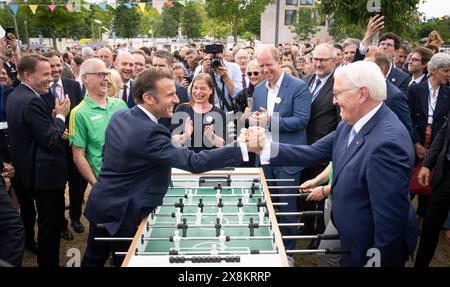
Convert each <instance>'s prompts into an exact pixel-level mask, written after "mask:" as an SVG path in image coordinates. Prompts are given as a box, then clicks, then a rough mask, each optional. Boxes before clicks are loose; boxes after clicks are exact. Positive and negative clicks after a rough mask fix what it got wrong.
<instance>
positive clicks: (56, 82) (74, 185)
mask: <svg viewBox="0 0 450 287" xmlns="http://www.w3.org/2000/svg"><path fill="white" fill-rule="evenodd" d="M44 57H46V58H47V59H48V62H49V64H50V68H51V69H52V78H53V82H52V83H51V84H50V91H49V93H47V94H45V95H42V98H43V99H44V100H45V101H46V102H47V104H48V105H49V107H50V110H52V111H53V109H54V108H55V101H56V100H57V99H59V100H62V99H65V98H66V97H68V98H69V99H70V103H71V109H70V110H72V109H73V108H74V107H76V106H77V105H78V104H79V103H80V102H81V101H82V100H83V96H82V95H81V89H80V85H79V83H78V82H77V81H74V80H70V79H66V78H62V77H61V74H62V65H61V59H60V58H59V56H58V55H57V54H55V53H53V52H48V53H46V54H44ZM69 120H70V114H69V115H67V117H66V126H69ZM66 133H67V129H66ZM64 147H65V152H66V156H67V163H68V165H67V167H68V177H69V178H68V179H69V199H70V209H69V215H70V220H71V225H72V228H73V230H75V232H77V233H81V232H83V231H84V226H83V225H82V224H81V222H80V218H81V204H82V195H83V194H84V191H85V189H86V186H87V182H86V180H84V179H83V177H82V176H81V175H80V173H79V172H78V169H77V168H76V166H75V164H74V162H73V155H72V149H71V147H70V145H69V141H68V140H67V138H66V141H65V144H64ZM67 223H68V222H67V220H66V219H65V217H64V214H62V226H61V237H62V238H63V239H66V240H71V239H73V236H72V234H71V233H70V231H69V230H68V229H67Z"/></svg>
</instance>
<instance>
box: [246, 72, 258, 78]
mask: <svg viewBox="0 0 450 287" xmlns="http://www.w3.org/2000/svg"><path fill="white" fill-rule="evenodd" d="M252 75H253V76H255V77H258V76H259V72H258V71H254V72H247V76H249V77H251V76H252Z"/></svg>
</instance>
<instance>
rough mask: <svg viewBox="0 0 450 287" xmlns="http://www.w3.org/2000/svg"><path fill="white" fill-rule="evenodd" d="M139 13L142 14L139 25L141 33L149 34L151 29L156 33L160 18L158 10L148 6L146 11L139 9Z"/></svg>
mask: <svg viewBox="0 0 450 287" xmlns="http://www.w3.org/2000/svg"><path fill="white" fill-rule="evenodd" d="M138 13H139V14H140V15H141V24H140V25H139V27H140V30H141V31H140V33H141V35H148V34H149V33H148V31H149V30H152V31H153V34H154V33H155V29H156V23H157V22H158V19H159V18H160V15H159V13H158V11H157V10H156V9H155V8H153V7H149V6H147V7H146V8H145V11H144V12H142V11H139V12H138Z"/></svg>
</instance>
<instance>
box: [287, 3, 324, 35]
mask: <svg viewBox="0 0 450 287" xmlns="http://www.w3.org/2000/svg"><path fill="white" fill-rule="evenodd" d="M289 29H290V30H291V31H292V32H293V33H295V34H296V35H297V37H298V39H299V40H300V41H309V39H310V38H311V36H312V35H314V34H315V33H316V32H317V31H318V30H319V29H318V28H317V24H316V19H315V18H314V8H310V7H302V6H299V7H298V10H297V16H296V18H295V21H294V24H293V25H292V26H290V27H289Z"/></svg>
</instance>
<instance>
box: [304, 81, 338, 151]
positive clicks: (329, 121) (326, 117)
mask: <svg viewBox="0 0 450 287" xmlns="http://www.w3.org/2000/svg"><path fill="white" fill-rule="evenodd" d="M316 78H317V77H316V75H315V74H310V75H307V76H306V77H304V78H303V80H304V81H305V82H306V84H307V85H308V86H311V85H312V84H313V83H314V81H315V80H316ZM333 85H334V75H333V74H332V75H331V76H330V77H329V78H328V80H327V82H326V83H325V85H324V86H323V87H322V89H320V91H319V93H318V95H317V97H316V98H315V99H314V101H313V102H312V103H311V115H310V118H309V124H308V127H307V129H306V132H307V134H308V144H313V143H315V142H316V141H318V140H319V139H321V138H323V137H324V136H326V135H327V134H329V133H331V132H332V131H334V130H336V127H337V125H338V123H339V121H340V120H341V117H340V115H339V114H340V111H339V108H338V106H337V105H334V104H333Z"/></svg>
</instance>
